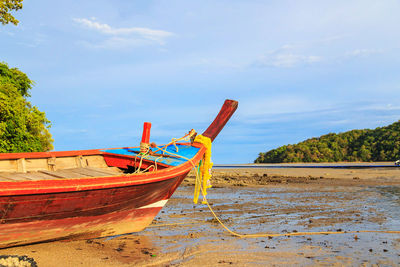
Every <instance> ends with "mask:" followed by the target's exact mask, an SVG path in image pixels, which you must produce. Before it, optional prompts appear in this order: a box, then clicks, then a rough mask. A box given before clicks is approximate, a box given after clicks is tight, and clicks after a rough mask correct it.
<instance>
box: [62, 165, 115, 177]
mask: <svg viewBox="0 0 400 267" xmlns="http://www.w3.org/2000/svg"><path fill="white" fill-rule="evenodd" d="M70 170H71V171H73V172H75V173H78V174H82V175H87V176H90V177H97V176H110V175H115V174H114V173H106V172H102V171H98V170H96V169H92V168H87V167H86V168H76V169H70Z"/></svg>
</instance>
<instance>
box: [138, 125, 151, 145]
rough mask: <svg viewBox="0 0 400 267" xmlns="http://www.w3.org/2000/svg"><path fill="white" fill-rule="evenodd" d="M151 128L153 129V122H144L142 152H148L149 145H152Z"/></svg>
mask: <svg viewBox="0 0 400 267" xmlns="http://www.w3.org/2000/svg"><path fill="white" fill-rule="evenodd" d="M150 129H151V122H145V123H144V124H143V134H142V142H140V152H146V151H147V149H148V147H149V146H150Z"/></svg>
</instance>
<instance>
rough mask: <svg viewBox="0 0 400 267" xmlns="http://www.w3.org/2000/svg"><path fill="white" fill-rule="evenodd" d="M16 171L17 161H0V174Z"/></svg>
mask: <svg viewBox="0 0 400 267" xmlns="http://www.w3.org/2000/svg"><path fill="white" fill-rule="evenodd" d="M16 170H17V160H15V159H3V160H0V171H1V172H12V171H16Z"/></svg>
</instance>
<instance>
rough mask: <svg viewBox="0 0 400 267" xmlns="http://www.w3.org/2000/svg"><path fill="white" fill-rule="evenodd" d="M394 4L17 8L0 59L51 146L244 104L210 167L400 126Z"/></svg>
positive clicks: (164, 128)
mask: <svg viewBox="0 0 400 267" xmlns="http://www.w3.org/2000/svg"><path fill="white" fill-rule="evenodd" d="M399 14H400V2H399V1H395V0H393V1H389V0H388V1H385V0H380V1H371V0H361V1H342V0H338V1H286V0H280V1H266V0H265V1H256V0H243V1H240V0H225V1H224V0H221V1H219V0H218V1H216V0H213V1H207V0H203V1H187V0H186V1H174V0H168V1H151V0H148V1H132V0H130V1H128V0H125V1H123V0H113V1H105V0H96V1H92V0H87V1H72V0H64V1H57V2H54V1H49V0H37V1H28V0H25V1H24V2H23V9H22V10H20V11H18V12H16V13H15V16H16V18H17V19H18V20H20V23H19V25H18V26H14V25H6V26H1V25H0V61H4V62H6V63H8V64H9V66H10V67H17V68H19V69H20V70H21V71H23V72H25V73H27V74H28V76H29V77H30V78H31V79H32V80H34V81H35V86H34V87H33V88H32V90H31V95H32V97H31V98H30V101H31V102H32V104H33V105H36V106H37V107H38V108H39V109H40V110H41V111H44V112H45V113H46V115H47V118H48V119H49V120H50V121H51V122H52V127H51V129H50V132H51V134H52V135H53V138H54V140H55V141H54V147H55V150H78V149H79V150H80V149H91V148H108V147H123V146H135V145H139V142H140V138H141V131H142V127H143V122H145V121H149V122H151V123H152V125H153V126H152V129H151V141H154V142H156V143H158V144H161V143H167V142H169V141H170V140H171V138H173V137H181V136H183V135H184V134H185V133H186V132H188V131H189V130H190V129H192V128H194V129H195V130H196V131H198V132H199V133H202V132H203V131H204V130H205V129H206V128H207V127H208V125H209V123H210V122H211V121H212V120H213V119H214V117H215V116H216V114H217V113H218V111H219V109H220V106H221V105H222V103H223V102H224V100H225V99H235V100H237V101H239V107H238V110H237V111H236V113H235V114H234V116H233V117H232V119H231V121H230V122H229V123H228V124H227V125H226V126H225V128H224V130H223V131H222V132H221V133H220V135H219V136H218V137H217V139H216V140H215V142H214V143H213V161H214V163H216V164H224V163H250V162H253V161H254V160H255V159H256V158H257V156H258V154H259V153H260V152H266V151H268V150H270V149H274V148H277V147H279V146H282V145H286V144H294V143H297V142H300V141H303V140H305V139H308V138H311V137H317V136H320V135H323V134H327V133H331V132H335V133H339V132H344V131H348V130H351V129H364V128H376V127H382V126H386V125H388V124H391V123H393V122H395V121H398V120H400V105H399V103H400V94H399V92H400V90H399V89H400V75H399V74H400V28H399V25H400V16H399Z"/></svg>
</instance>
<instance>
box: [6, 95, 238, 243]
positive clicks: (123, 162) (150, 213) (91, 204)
mask: <svg viewBox="0 0 400 267" xmlns="http://www.w3.org/2000/svg"><path fill="white" fill-rule="evenodd" d="M237 105H238V103H237V102H236V101H234V100H226V101H225V103H224V105H223V106H222V108H221V110H220V112H219V113H218V115H217V117H216V118H215V120H214V121H213V122H212V123H211V125H210V126H209V127H208V128H207V130H206V131H204V133H203V134H202V135H203V136H205V137H208V138H210V140H211V141H213V140H214V139H215V137H216V136H217V135H218V134H219V132H220V131H221V130H222V128H223V127H224V126H225V124H226V123H227V121H228V120H229V119H230V117H231V116H232V114H233V113H234V112H235V110H236V108H237ZM145 126H146V123H145ZM143 132H144V134H143V137H142V144H141V146H140V147H123V148H112V149H93V150H79V151H54V152H30V153H4V154H0V248H4V247H10V246H18V245H23V244H30V243H36V242H42V241H52V240H60V239H86V238H95V237H104V236H112V235H119V234H124V233H131V232H138V231H141V230H143V229H144V228H146V227H147V226H148V225H149V224H150V223H151V222H152V220H153V219H154V217H155V216H156V215H157V214H158V212H159V211H160V210H161V209H162V207H163V206H164V205H165V204H166V202H167V201H168V199H169V198H170V197H171V195H172V194H173V193H174V191H175V190H176V189H177V187H178V186H179V185H180V184H181V182H182V181H183V179H184V178H185V177H186V175H187V174H188V173H189V171H190V170H191V169H192V167H193V166H194V165H197V164H199V161H200V160H201V159H202V158H203V155H204V153H205V151H206V147H205V145H204V144H202V143H199V142H196V141H194V140H193V131H192V132H191V137H192V140H191V141H188V142H178V143H177V142H172V143H170V144H167V145H165V146H155V147H151V146H150V145H149V140H148V139H149V128H148V127H147V128H146V127H145V129H144V131H143ZM146 144H147V146H146ZM146 149H147V152H148V153H144V152H143V151H144V150H146Z"/></svg>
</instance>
